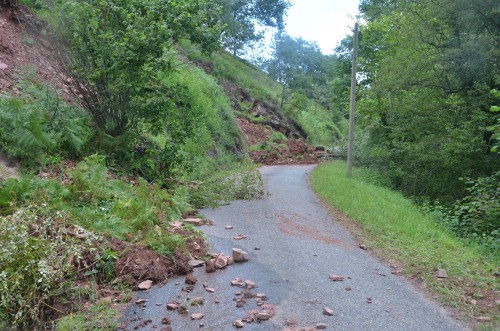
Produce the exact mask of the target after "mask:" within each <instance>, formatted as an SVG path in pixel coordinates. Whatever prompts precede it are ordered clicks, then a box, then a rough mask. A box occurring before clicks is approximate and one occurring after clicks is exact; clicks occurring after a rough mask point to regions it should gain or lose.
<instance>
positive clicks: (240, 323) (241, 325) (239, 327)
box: [233, 320, 245, 329]
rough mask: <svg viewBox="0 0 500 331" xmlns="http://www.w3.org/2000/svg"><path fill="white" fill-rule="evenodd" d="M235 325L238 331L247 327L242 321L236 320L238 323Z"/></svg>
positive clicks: (235, 322)
mask: <svg viewBox="0 0 500 331" xmlns="http://www.w3.org/2000/svg"><path fill="white" fill-rule="evenodd" d="M233 325H234V326H235V327H237V328H238V329H241V328H242V327H244V326H245V324H243V321H242V320H236V321H234V323H233Z"/></svg>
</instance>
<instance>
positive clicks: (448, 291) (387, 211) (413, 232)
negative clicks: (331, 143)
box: [311, 161, 500, 325]
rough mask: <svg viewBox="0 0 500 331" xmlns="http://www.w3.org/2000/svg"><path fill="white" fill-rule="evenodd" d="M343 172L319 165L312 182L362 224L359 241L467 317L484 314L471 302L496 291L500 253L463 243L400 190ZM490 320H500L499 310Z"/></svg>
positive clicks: (335, 165) (363, 174) (362, 173)
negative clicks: (442, 275)
mask: <svg viewBox="0 0 500 331" xmlns="http://www.w3.org/2000/svg"><path fill="white" fill-rule="evenodd" d="M346 172H347V167H346V165H345V163H344V162H340V161H337V162H332V163H326V164H322V165H320V166H319V167H317V168H316V169H315V171H314V172H313V173H312V174H311V183H312V186H313V188H314V190H315V191H316V192H317V194H318V195H319V196H320V197H321V198H322V199H323V200H324V201H325V202H327V203H328V204H329V205H331V206H332V207H334V208H335V209H337V210H339V211H341V212H343V213H344V214H345V215H347V216H348V218H349V219H351V220H352V222H355V223H357V224H359V225H361V228H362V230H361V235H363V237H365V239H364V240H366V241H367V243H368V244H369V245H370V246H371V247H372V248H373V249H374V250H375V252H376V253H377V254H379V255H380V256H382V257H383V258H385V259H386V260H388V261H390V262H391V263H392V264H396V265H397V266H398V267H400V268H401V270H402V272H403V274H405V275H407V276H408V277H410V278H413V279H416V280H419V281H421V282H423V283H424V284H425V285H427V286H428V287H429V288H430V289H431V290H432V291H433V292H434V293H436V294H438V295H439V297H440V300H441V301H442V302H443V303H445V304H447V305H449V306H452V307H460V308H461V309H462V310H463V311H464V312H465V313H466V314H467V315H469V316H472V315H477V314H479V313H485V314H487V312H486V311H481V308H479V307H478V306H479V305H478V306H475V305H471V304H470V301H471V299H472V298H477V297H480V298H481V297H483V296H487V294H485V293H489V294H491V295H494V291H498V290H500V282H499V281H498V279H497V278H496V277H495V276H494V273H495V272H498V271H499V268H498V266H499V262H500V257H499V256H495V255H492V254H487V253H485V252H484V251H483V250H481V249H480V248H479V247H477V246H474V245H468V244H466V243H465V242H464V241H462V240H460V239H459V238H457V237H456V236H455V235H454V234H452V233H451V232H450V231H448V230H446V229H445V228H444V227H443V226H442V225H440V224H438V223H437V222H436V221H434V220H432V219H431V218H430V217H428V216H426V215H424V214H423V213H422V212H421V211H420V209H419V207H418V206H417V205H415V204H414V203H413V202H412V201H411V200H409V199H407V198H405V197H403V195H402V194H400V193H398V192H395V191H392V190H390V189H387V188H384V187H381V186H378V185H376V184H374V183H373V181H372V179H371V178H370V176H369V175H370V173H369V172H367V171H366V170H363V169H354V172H353V177H352V178H349V177H347V175H346ZM375 181H376V180H375ZM439 268H443V269H445V270H446V271H447V273H448V275H449V278H448V279H447V280H445V281H440V280H438V279H437V277H436V275H435V273H436V271H437V269H439ZM492 318H493V322H492V323H495V325H497V324H498V323H500V319H499V317H498V314H497V316H492Z"/></svg>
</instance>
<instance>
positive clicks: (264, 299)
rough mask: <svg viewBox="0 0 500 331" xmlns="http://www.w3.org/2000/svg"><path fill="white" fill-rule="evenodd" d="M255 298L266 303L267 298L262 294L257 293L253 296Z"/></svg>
mask: <svg viewBox="0 0 500 331" xmlns="http://www.w3.org/2000/svg"><path fill="white" fill-rule="evenodd" d="M255 297H256V298H259V299H260V300H262V301H267V300H268V298H267V296H266V295H265V294H264V293H257V294H256V295H255Z"/></svg>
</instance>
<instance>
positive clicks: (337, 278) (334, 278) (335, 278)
mask: <svg viewBox="0 0 500 331" xmlns="http://www.w3.org/2000/svg"><path fill="white" fill-rule="evenodd" d="M328 278H329V279H330V280H331V281H334V282H341V281H343V280H344V279H345V277H344V276H339V275H335V274H330V276H328Z"/></svg>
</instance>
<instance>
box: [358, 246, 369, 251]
mask: <svg viewBox="0 0 500 331" xmlns="http://www.w3.org/2000/svg"><path fill="white" fill-rule="evenodd" d="M359 248H361V249H363V250H365V251H366V250H367V249H368V247H367V246H366V245H363V244H359Z"/></svg>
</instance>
